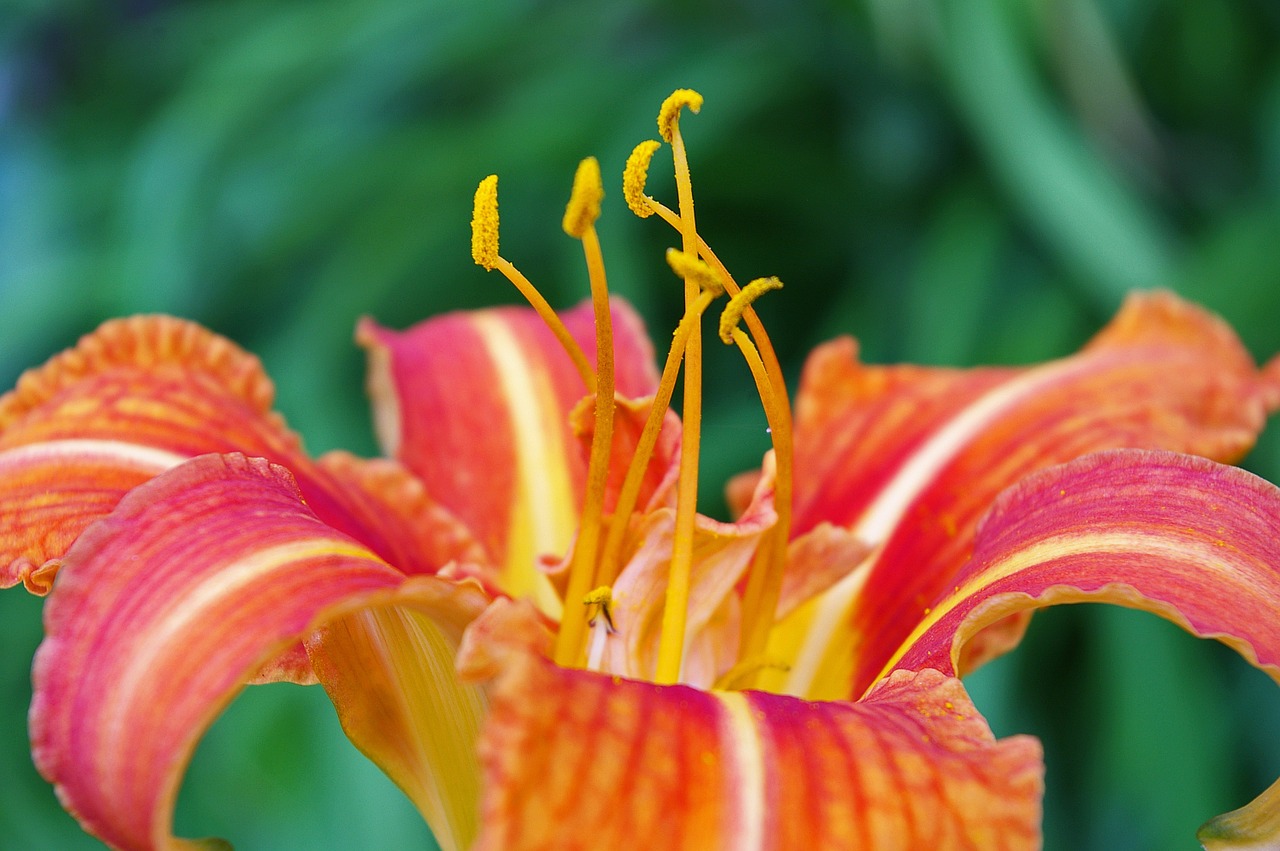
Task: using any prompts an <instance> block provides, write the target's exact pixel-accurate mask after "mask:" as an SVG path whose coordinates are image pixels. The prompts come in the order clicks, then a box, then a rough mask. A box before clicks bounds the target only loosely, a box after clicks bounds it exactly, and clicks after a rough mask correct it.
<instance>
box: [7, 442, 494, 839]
mask: <svg viewBox="0 0 1280 851" xmlns="http://www.w3.org/2000/svg"><path fill="white" fill-rule="evenodd" d="M424 595H425V596H424ZM402 598H403V599H404V600H406V601H407V602H408V603H409V604H410V605H413V604H414V600H415V599H417V600H419V602H420V603H421V604H422V605H425V606H427V608H428V610H429V611H432V612H437V613H438V612H441V611H444V610H448V611H449V612H450V617H451V618H453V620H454V622H457V621H462V620H467V619H469V618H470V617H471V616H473V615H474V614H475V613H477V612H478V611H479V609H480V607H481V606H482V605H483V603H484V599H485V598H484V595H483V594H482V593H481V592H480V591H479V590H478V588H477V587H476V586H473V585H469V584H468V585H465V586H459V585H456V584H454V583H450V582H448V581H446V580H443V579H439V578H436V577H429V576H421V577H415V578H409V579H406V577H405V575H404V574H403V573H402V572H400V571H399V570H397V569H395V568H393V567H391V566H389V565H387V564H386V563H385V562H384V561H383V560H382V559H380V558H379V557H378V556H377V555H376V554H374V553H373V552H372V551H371V550H369V549H368V548H367V547H365V546H363V545H361V544H360V543H358V542H356V541H354V540H352V539H351V538H349V537H347V536H346V535H343V534H341V533H339V532H337V531H335V530H334V529H332V528H331V527H330V526H328V525H327V524H325V523H324V522H323V521H322V520H320V519H319V518H318V517H317V515H316V514H315V513H314V512H313V511H312V510H311V509H310V508H309V507H308V506H307V505H306V503H305V502H304V501H303V499H302V497H301V494H300V492H299V490H298V488H297V486H296V484H295V483H294V480H293V478H292V477H291V476H290V475H289V473H288V471H286V470H285V469H284V468H283V467H280V466H278V465H273V464H270V463H269V462H267V461H265V460H262V459H246V458H245V457H244V456H241V455H206V456H202V457H199V458H197V459H195V460H193V461H190V462H187V463H185V464H182V465H180V466H178V467H176V468H174V469H173V470H171V471H169V472H167V473H164V474H162V475H161V476H159V477H158V478H156V479H154V480H153V481H151V482H148V483H146V484H143V485H141V486H140V487H138V488H135V489H134V490H133V491H131V492H130V493H129V494H128V495H127V496H125V498H124V499H123V500H122V501H121V502H120V504H119V505H118V506H117V507H116V509H115V511H113V512H112V513H111V514H110V515H109V516H108V517H107V518H105V519H103V520H100V521H99V522H97V523H96V524H94V525H92V526H91V527H90V528H89V529H88V530H86V531H85V532H84V533H83V534H82V535H81V536H80V538H79V539H78V540H77V542H76V543H75V544H74V545H73V547H72V549H71V551H70V552H69V553H68V554H67V557H66V561H65V564H64V567H63V570H62V572H61V575H60V577H59V580H58V583H57V588H56V591H55V593H54V594H53V595H51V597H50V600H49V603H48V604H47V606H46V609H45V628H46V633H47V637H46V639H45V641H44V643H43V644H42V645H41V647H40V650H39V651H38V653H37V656H36V662H35V669H34V675H33V677H34V686H35V694H34V698H33V701H32V708H31V715H30V719H31V737H32V753H33V757H34V759H35V762H36V765H37V767H38V768H39V770H40V772H41V773H42V774H43V775H44V776H45V777H46V778H47V779H48V780H49V781H50V782H52V783H54V784H55V786H56V787H57V790H58V794H59V797H60V799H61V800H62V802H63V804H64V806H65V807H66V808H67V809H68V811H69V812H71V813H72V814H73V815H75V816H76V817H77V818H78V819H79V820H80V821H81V823H82V824H83V825H84V827H85V829H86V830H88V831H89V832H91V833H93V834H94V835H96V836H98V837H99V838H101V839H103V840H104V841H105V842H107V843H109V844H111V845H113V846H116V847H121V848H128V849H150V848H166V847H170V842H171V829H172V812H173V804H174V800H175V797H176V795H177V792H178V787H179V783H180V781H181V778H182V775H183V772H184V770H185V766H186V763H187V761H188V760H189V758H190V756H191V753H192V751H193V750H194V748H195V745H196V743H197V741H198V740H199V738H200V736H201V734H202V733H203V731H204V730H205V729H206V728H207V727H208V726H209V724H210V723H212V721H213V719H214V718H215V717H216V716H217V715H218V713H219V712H220V711H221V710H222V709H223V708H224V707H225V706H226V705H227V703H229V702H230V701H231V700H232V698H233V697H234V696H235V695H236V693H237V692H238V691H239V690H240V688H241V687H242V686H243V685H244V684H245V683H246V682H247V681H248V680H249V679H250V678H251V677H253V676H254V675H255V674H256V673H258V672H259V671H260V669H261V668H262V667H263V666H264V665H270V664H272V663H273V662H274V661H275V660H276V659H277V658H278V657H279V654H281V653H282V652H283V651H286V650H288V649H289V648H290V647H292V646H296V643H297V642H298V641H299V640H301V639H303V638H306V637H308V636H311V635H312V633H313V632H314V631H315V630H316V628H317V627H319V626H321V625H323V624H324V623H326V622H328V621H330V620H332V619H334V618H336V617H339V616H341V615H352V614H354V613H355V612H356V611H357V610H360V609H363V608H367V607H369V606H373V605H380V604H381V605H387V604H391V603H394V602H396V601H397V600H399V599H402ZM419 598H421V599H419ZM422 600H430V601H431V602H430V603H429V604H428V603H425V602H422ZM445 601H448V602H445ZM454 631H455V632H456V629H455V630H454ZM446 643H447V642H446ZM451 657H452V648H450V649H449V652H447V653H445V652H444V651H441V656H440V657H439V658H436V657H431V658H434V659H435V664H437V665H441V664H443V665H447V663H448V662H447V660H448V659H450V658H451ZM424 664H430V660H428V661H427V662H424ZM472 723H474V721H473V722H472Z"/></svg>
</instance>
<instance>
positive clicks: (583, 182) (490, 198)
mask: <svg viewBox="0 0 1280 851" xmlns="http://www.w3.org/2000/svg"><path fill="white" fill-rule="evenodd" d="M701 106H702V96H701V95H699V94H698V93H697V92H694V91H692V90H689V89H680V90H678V91H676V92H674V93H673V94H672V95H671V96H670V97H668V98H667V99H666V101H664V102H663V104H662V109H661V110H660V111H659V113H658V130H659V133H660V135H661V136H662V138H663V140H664V141H665V142H667V143H668V144H670V145H671V150H672V159H673V163H674V166H675V177H676V189H677V195H678V199H679V204H678V212H676V211H673V210H671V209H669V208H668V207H666V206H665V205H663V204H662V203H660V202H658V201H656V200H654V199H653V198H651V197H649V196H648V195H646V194H645V183H646V178H647V175H648V170H649V166H650V164H651V162H652V159H653V155H654V153H656V152H657V150H658V149H659V148H660V147H661V146H662V143H661V142H658V141H654V140H648V141H644V142H641V143H640V144H639V145H637V146H636V148H635V150H634V151H633V152H632V154H631V156H630V157H629V158H628V160H627V165H626V169H625V171H624V174H623V195H624V197H625V199H626V202H627V206H628V207H629V208H630V209H631V211H632V212H634V213H635V214H636V215H637V216H640V217H641V218H647V217H649V216H651V215H653V214H655V213H656V214H657V215H658V216H659V217H660V218H662V219H663V220H664V221H665V222H667V224H669V225H670V226H671V227H672V228H674V229H675V230H676V231H677V232H678V233H679V234H680V237H681V248H680V249H674V248H673V249H670V250H668V252H667V263H668V264H669V265H670V267H671V269H672V271H674V272H675V273H676V275H677V276H678V277H680V278H681V279H683V281H684V294H685V312H684V316H683V318H682V319H681V320H680V324H679V325H678V326H677V327H676V330H675V333H674V334H673V336H672V340H671V349H670V351H669V353H668V355H667V359H666V362H665V364H664V366H663V370H662V377H661V379H660V381H659V384H658V389H657V391H656V394H655V397H654V400H653V403H652V405H651V407H650V409H649V414H648V418H647V420H646V422H645V425H644V429H643V431H642V432H641V434H640V438H639V440H638V441H637V445H636V448H635V452H634V454H633V456H632V459H631V462H630V465H629V467H628V469H627V473H626V476H625V478H624V480H623V483H622V487H621V489H620V490H619V493H618V497H617V500H616V502H615V506H614V511H613V513H612V515H611V516H609V517H606V516H605V513H604V505H605V485H606V476H607V473H608V469H609V460H610V459H609V455H610V451H611V448H612V443H613V420H614V413H615V403H614V368H613V331H612V321H611V314H610V310H609V298H608V287H607V284H606V281H605V272H604V259H603V256H602V254H601V251H600V242H599V239H598V237H597V235H596V230H595V221H596V219H597V218H598V217H599V215H600V202H601V199H602V198H603V197H604V190H603V188H602V185H601V180H600V166H599V164H598V163H597V162H596V160H595V158H594V157H588V158H587V159H585V160H583V161H582V163H581V164H580V165H579V167H578V171H577V174H576V175H575V177H574V184H573V192H572V194H571V196H570V199H569V204H568V206H567V207H566V209H565V215H564V230H565V232H566V233H568V234H569V235H570V236H572V237H574V238H576V239H578V240H580V241H581V242H582V246H583V252H584V254H585V256H586V264H587V273H588V277H589V280H590V284H591V298H592V304H593V309H594V314H595V329H596V352H597V355H596V364H595V367H594V368H592V366H591V364H590V362H589V361H588V359H587V357H586V355H585V354H584V353H583V351H582V349H581V347H580V346H579V345H578V344H577V342H576V341H575V340H574V338H573V336H572V335H571V334H570V333H569V331H568V329H567V328H566V327H565V325H564V323H563V322H562V321H561V320H560V318H559V316H557V315H556V313H555V311H554V310H553V309H552V308H551V306H550V305H549V304H547V301H546V299H545V298H543V296H542V295H541V293H539V292H538V290H537V289H536V288H535V287H534V286H533V285H532V284H531V283H529V280H528V279H527V278H525V277H524V275H522V274H521V273H520V272H519V271H518V270H517V269H516V268H515V267H514V266H513V265H512V264H511V263H510V262H508V261H507V260H505V259H503V258H502V257H501V256H500V255H499V254H498V194H497V184H498V178H497V176H496V175H491V176H489V177H487V178H485V179H484V180H482V181H481V182H480V186H479V187H478V188H477V189H476V196H475V213H474V216H473V218H472V222H471V229H472V242H471V252H472V257H473V258H474V259H475V261H476V263H477V264H478V265H480V266H482V267H484V268H485V269H489V270H493V269H496V270H498V271H499V272H501V273H502V274H503V275H504V276H505V277H506V278H507V279H508V280H510V281H511V282H512V283H513V284H514V285H515V286H516V287H517V289H519V290H520V292H521V294H522V295H523V296H524V297H525V299H526V300H527V301H528V302H529V303H530V305H531V306H532V307H533V308H534V310H536V311H537V312H538V314H539V316H541V317H542V319H543V320H544V321H545V322H546V324H547V326H548V327H549V328H550V329H551V331H552V333H554V334H555V336H556V338H557V340H558V341H559V342H560V344H561V345H562V346H563V347H564V349H565V351H566V352H567V353H568V355H569V357H570V359H571V360H572V361H573V363H574V365H575V367H576V368H577V370H578V372H579V373H580V374H581V376H582V381H583V384H584V386H585V388H586V391H587V393H588V394H594V396H595V428H594V432H593V435H592V441H591V450H590V458H589V461H588V465H587V486H586V492H585V496H584V499H583V505H582V513H581V519H580V526H579V533H578V539H577V543H576V545H575V546H574V550H573V557H572V561H571V563H570V567H569V576H568V581H567V588H566V591H565V596H564V599H565V601H566V602H568V601H574V600H578V601H581V602H582V604H583V607H582V609H581V610H579V609H577V608H576V607H574V606H566V607H565V610H564V614H563V617H562V619H561V623H560V629H559V632H558V633H557V636H556V644H555V661H556V662H557V663H558V664H561V665H565V666H580V665H586V666H587V667H590V668H594V667H596V666H597V665H598V664H599V657H600V652H601V647H602V642H603V640H604V638H605V636H606V635H607V634H608V633H611V632H612V631H613V621H612V617H611V615H610V608H609V607H610V604H611V593H610V586H611V585H612V584H613V582H614V580H615V579H616V578H617V576H618V571H619V570H620V568H621V564H620V562H621V557H622V551H623V547H624V546H625V542H626V535H627V530H628V523H629V520H630V518H631V516H632V515H633V513H634V512H635V510H636V505H637V500H638V498H639V494H640V489H641V485H642V482H643V480H644V473H645V471H646V469H647V468H648V466H649V462H650V460H651V458H652V456H653V452H654V448H655V446H656V444H657V440H658V435H659V432H660V431H661V428H662V423H663V419H664V417H665V416H666V412H667V410H668V409H669V407H670V405H671V397H672V394H673V392H674V390H675V385H676V379H677V377H678V375H679V373H680V370H681V366H683V368H684V399H683V405H682V409H681V414H682V420H681V423H682V435H681V439H682V442H681V456H680V470H679V479H678V483H677V486H676V515H675V533H674V543H673V549H672V559H671V567H670V574H669V577H668V583H667V596H666V600H665V605H664V609H663V619H662V628H661V636H660V640H659V648H658V662H657V670H656V671H654V672H652V673H653V678H654V680H655V681H656V682H659V683H672V682H676V681H677V680H678V679H679V677H680V666H681V656H682V653H683V648H684V643H685V620H686V613H687V610H688V604H689V586H690V574H691V570H692V567H693V549H694V532H695V523H696V519H697V498H698V491H697V486H698V458H699V453H698V447H699V441H700V433H701V419H702V416H701V414H702V330H701V329H702V324H701V320H702V315H703V313H704V312H705V311H706V310H707V308H708V307H710V306H711V303H712V302H713V301H715V299H717V298H719V297H720V296H721V295H722V294H725V293H728V295H729V297H730V298H729V302H728V305H727V306H726V307H725V309H724V311H723V312H722V313H721V317H720V327H719V336H720V339H721V340H722V341H724V342H725V343H726V344H729V345H736V346H737V347H738V349H739V350H740V351H741V352H742V355H743V357H744V358H745V359H746V361H747V365H748V366H749V367H750V369H751V374H752V376H753V378H754V379H755V383H756V387H757V390H758V391H759V394H760V399H761V403H762V404H763V406H764V410H765V415H766V417H767V419H768V425H769V433H770V435H771V438H772V441H773V446H774V459H775V468H776V476H775V485H774V502H775V507H776V511H777V515H778V520H777V523H776V524H775V525H774V526H773V527H772V528H771V529H770V530H769V531H768V532H767V533H766V535H765V538H764V540H763V541H762V543H761V544H760V546H759V548H758V550H757V552H756V556H755V559H754V561H753V564H752V566H751V571H750V574H749V578H748V580H747V586H746V592H745V596H744V598H743V602H742V623H743V631H742V636H741V642H740V646H739V654H738V658H739V663H738V665H737V666H735V668H734V669H733V671H731V672H730V674H731V675H733V676H732V679H733V682H731V683H729V684H728V685H729V686H731V687H736V686H740V685H749V684H750V682H751V680H752V679H753V678H754V672H755V671H756V670H758V669H759V668H760V667H761V665H762V663H760V662H759V660H761V659H762V658H763V657H764V649H765V645H766V643H767V641H768V636H769V630H770V628H771V627H772V625H773V620H774V610H775V609H776V607H777V602H778V595H779V592H780V590H781V586H782V571H783V566H784V561H785V556H786V546H787V539H788V537H789V533H790V525H791V523H790V514H791V512H790V507H791V455H792V452H791V409H790V405H789V403H788V401H787V392H786V387H785V385H784V383H783V380H782V371H781V368H780V367H779V365H778V360H777V357H776V355H775V354H774V351H773V347H772V345H771V344H770V342H769V337H768V335H767V334H766V333H765V330H764V326H763V325H762V324H761V322H760V319H759V317H758V316H757V315H756V313H755V310H754V309H753V307H752V302H754V301H755V300H756V299H757V298H758V297H759V296H760V295H761V294H763V293H765V292H767V291H769V290H771V289H777V288H779V287H781V286H782V283H781V282H780V281H779V280H778V279H777V278H759V279H756V280H754V281H752V282H751V283H749V284H747V285H746V286H745V287H739V286H738V285H737V283H736V282H735V281H734V279H733V277H732V276H731V275H730V274H729V272H728V270H727V269H726V268H725V266H724V264H723V263H721V262H720V260H719V258H717V257H716V255H715V253H714V252H713V251H712V250H711V248H710V247H709V246H708V245H707V244H706V241H705V240H703V239H702V237H701V236H700V235H699V234H698V231H697V228H696V225H695V222H694V212H693V188H692V183H691V181H690V176H689V162H688V157H687V155H686V152H685V145H684V139H683V137H682V136H681V134H680V114H681V112H682V110H684V109H685V108H688V109H689V110H690V111H691V112H695V113H696V112H698V110H699V109H700V108H701ZM742 320H745V321H746V324H747V327H748V329H749V330H750V332H751V333H750V335H748V334H747V333H745V332H744V331H743V330H742V329H741V328H740V327H739V324H740V322H741V321H742ZM590 589H595V590H590ZM589 627H594V629H595V636H594V638H592V640H591V641H590V647H589V648H588V646H587V645H588V641H587V630H588V628H589Z"/></svg>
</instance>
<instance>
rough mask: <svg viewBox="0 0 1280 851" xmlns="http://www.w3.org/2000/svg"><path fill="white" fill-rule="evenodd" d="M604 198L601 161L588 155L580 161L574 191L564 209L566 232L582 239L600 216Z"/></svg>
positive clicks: (574, 178)
mask: <svg viewBox="0 0 1280 851" xmlns="http://www.w3.org/2000/svg"><path fill="white" fill-rule="evenodd" d="M603 199H604V184H603V183H602V182H601V180H600V163H599V161H598V160H596V158H595V157H587V158H586V159H585V160H583V161H582V162H580V163H578V171H577V172H576V173H575V174H574V176H573V192H572V193H571V194H570V195H569V203H568V205H567V206H566V207H565V209H564V232H565V233H567V234H569V236H571V237H573V238H575V239H582V237H583V235H584V234H585V233H586V232H587V228H589V227H591V226H592V225H594V224H595V223H596V219H598V218H600V202H601V201H602V200H603Z"/></svg>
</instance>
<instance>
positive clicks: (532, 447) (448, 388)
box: [357, 301, 657, 613]
mask: <svg viewBox="0 0 1280 851" xmlns="http://www.w3.org/2000/svg"><path fill="white" fill-rule="evenodd" d="M613 317H614V341H615V352H614V362H615V367H616V370H617V391H618V393H619V394H620V395H622V396H626V397H642V396H647V395H649V394H651V393H653V391H654V389H655V388H656V387H657V373H656V368H655V366H654V361H653V350H652V347H651V346H650V344H649V342H648V340H647V338H646V337H645V335H644V330H643V327H642V326H641V323H640V320H639V319H638V318H637V317H636V315H635V313H634V312H633V311H632V310H631V309H630V308H629V307H628V306H626V304H625V303H622V302H616V301H615V302H614V309H613ZM563 318H564V322H565V324H566V326H568V328H569V330H570V331H571V332H572V334H573V336H574V337H575V338H576V339H577V340H578V342H579V344H580V345H581V346H582V348H583V350H584V351H585V352H586V353H587V357H588V359H589V360H590V359H593V357H594V352H595V336H594V323H593V316H592V309H591V306H590V305H589V304H586V305H583V306H580V307H577V308H575V309H573V310H570V311H566V312H565V313H564V314H563ZM357 339H358V340H359V342H360V343H361V344H362V345H363V346H365V347H366V348H367V349H368V351H369V361H370V369H369V391H370V395H371V396H372V397H373V399H374V411H375V418H376V424H377V427H378V435H379V438H380V440H381V442H382V446H383V450H384V451H385V452H386V453H387V454H388V455H391V456H393V457H396V458H398V459H400V460H401V461H403V462H404V463H405V464H406V465H407V466H408V467H409V469H411V470H412V471H413V472H414V473H415V474H416V475H418V476H419V477H421V478H422V480H423V481H424V482H425V483H426V486H427V492H428V493H430V494H431V495H432V497H434V498H435V499H437V500H438V501H439V502H440V503H441V504H442V505H444V506H445V507H446V508H448V509H449V510H450V511H452V512H453V513H454V514H455V515H457V517H458V518H459V519H461V520H462V522H463V523H465V524H466V526H467V528H469V529H471V530H472V531H473V532H474V533H475V535H476V537H477V538H478V539H479V540H480V542H481V544H483V545H484V547H485V549H486V551H487V552H488V554H489V556H490V559H491V560H492V561H493V562H494V563H496V564H500V565H504V566H505V570H504V576H503V587H504V588H505V589H506V590H507V591H508V592H509V593H511V594H513V595H516V596H526V595H532V596H534V597H535V598H536V599H537V600H538V601H539V603H540V605H542V606H543V608H544V610H546V611H549V612H553V613H554V612H556V611H557V610H558V605H559V603H558V600H557V599H556V597H555V595H554V593H552V590H551V587H550V583H549V581H548V580H547V579H546V577H544V576H542V575H541V573H540V572H539V571H538V570H537V569H536V568H535V565H536V563H537V559H538V557H539V556H541V555H545V554H552V555H560V554H562V553H564V552H565V551H566V550H567V549H568V547H569V544H570V541H571V540H572V537H573V533H574V531H575V529H576V527H577V519H578V508H577V506H578V504H579V499H580V496H581V490H582V487H583V485H584V482H585V479H586V472H585V470H586V467H585V464H584V462H583V459H582V458H581V457H580V453H579V451H578V448H577V437H575V435H574V434H573V432H572V429H571V428H570V426H569V413H570V411H571V410H572V409H573V407H574V405H575V403H577V402H578V400H579V399H581V398H582V397H583V396H584V395H585V394H586V388H585V387H584V386H583V384H582V379H581V378H580V377H579V375H578V373H577V372H576V370H575V369H574V368H573V365H572V363H571V361H570V360H569V358H568V356H567V355H566V354H565V353H564V351H563V350H562V349H561V348H560V344H559V343H558V342H557V341H556V339H555V337H554V336H553V335H552V333H551V332H550V331H549V330H548V329H547V328H546V326H545V325H544V324H543V323H542V320H541V319H539V318H538V316H537V314H535V313H534V312H533V311H532V310H529V309H525V308H501V309H496V310H482V311H475V312H470V313H454V314H447V315H444V316H439V317H436V318H433V319H430V320H428V321H426V322H423V323H421V324H419V325H416V326H414V327H413V328H410V329H409V330H407V331H403V332H395V331H390V330H387V329H384V328H380V327H378V326H377V325H375V324H374V323H373V322H371V321H369V320H364V321H363V322H361V324H360V328H359V331H358V333H357Z"/></svg>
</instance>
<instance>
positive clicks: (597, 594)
mask: <svg viewBox="0 0 1280 851" xmlns="http://www.w3.org/2000/svg"><path fill="white" fill-rule="evenodd" d="M582 605H584V606H586V607H587V625H588V626H595V625H596V617H597V616H598V615H603V616H604V621H605V624H606V625H607V626H608V628H609V632H611V633H613V632H617V631H618V628H617V627H615V626H614V625H613V614H612V613H611V612H610V611H609V609H610V607H612V606H613V589H612V588H610V587H609V586H608V585H601V586H600V587H599V588H597V589H595V590H594V591H591V592H588V593H587V594H586V595H585V596H584V597H583V598H582Z"/></svg>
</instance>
